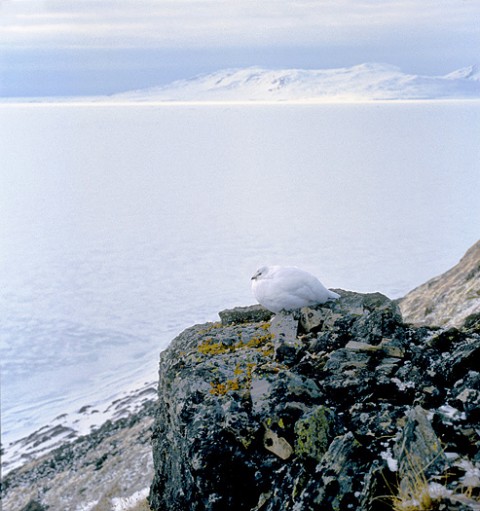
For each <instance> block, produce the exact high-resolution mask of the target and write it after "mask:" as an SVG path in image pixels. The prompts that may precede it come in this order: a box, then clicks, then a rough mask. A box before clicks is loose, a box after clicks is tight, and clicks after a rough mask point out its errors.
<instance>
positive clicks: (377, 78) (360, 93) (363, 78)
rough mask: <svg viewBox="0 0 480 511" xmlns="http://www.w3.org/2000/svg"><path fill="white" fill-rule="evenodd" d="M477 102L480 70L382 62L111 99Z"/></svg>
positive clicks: (202, 81)
mask: <svg viewBox="0 0 480 511" xmlns="http://www.w3.org/2000/svg"><path fill="white" fill-rule="evenodd" d="M473 98H478V99H480V70H479V69H478V68H477V66H469V67H466V68H462V69H458V70H456V71H454V72H452V73H449V74H447V75H444V76H424V75H414V74H406V73H403V72H402V71H401V70H400V69H399V68H397V67H395V66H390V65H386V64H361V65H358V66H353V67H348V68H338V69H321V70H306V69H286V70H267V69H262V68H259V67H250V68H245V69H226V70H222V71H217V72H215V73H212V74H206V75H201V76H197V77H195V78H192V79H190V80H179V81H176V82H173V83H171V84H169V85H166V86H162V87H153V88H148V89H141V90H136V91H131V92H125V93H121V94H115V95H113V96H111V99H114V100H134V101H214V102H215V101H363V100H402V99H403V100H406V99H408V100H410V99H473Z"/></svg>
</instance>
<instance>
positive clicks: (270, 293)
mask: <svg viewBox="0 0 480 511" xmlns="http://www.w3.org/2000/svg"><path fill="white" fill-rule="evenodd" d="M252 291H253V294H254V296H255V298H256V299H257V301H258V303H260V304H261V305H263V306H264V307H265V308H266V309H268V310H269V311H272V312H280V311H281V310H286V311H288V310H292V309H299V308H301V307H305V306H307V305H314V304H317V303H325V302H328V301H329V300H335V299H337V298H339V297H340V295H338V294H337V293H334V292H333V291H330V290H328V289H327V288H326V287H325V286H324V285H323V284H322V283H321V282H320V281H319V280H318V279H317V278H316V277H315V276H314V275H312V274H311V273H308V272H306V271H304V270H301V269H300V268H297V267H295V266H263V267H262V268H260V269H259V270H258V271H257V272H256V273H255V275H253V277H252Z"/></svg>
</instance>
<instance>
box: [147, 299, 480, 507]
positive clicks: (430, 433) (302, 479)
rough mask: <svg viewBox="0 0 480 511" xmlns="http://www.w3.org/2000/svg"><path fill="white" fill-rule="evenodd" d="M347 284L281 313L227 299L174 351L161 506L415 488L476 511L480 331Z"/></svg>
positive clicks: (154, 490) (156, 441)
mask: <svg viewBox="0 0 480 511" xmlns="http://www.w3.org/2000/svg"><path fill="white" fill-rule="evenodd" d="M338 292H339V293H340V294H341V298H340V299H339V300H337V301H335V302H329V303H327V304H325V305H323V306H317V307H308V308H304V309H302V310H301V311H300V313H297V312H294V313H292V314H279V315H277V316H275V317H274V318H273V319H271V318H270V316H269V315H265V316H262V315H260V316H256V314H257V312H254V313H253V315H252V313H251V311H250V308H245V309H246V311H247V312H246V313H245V314H244V313H243V308H242V310H241V311H240V313H239V312H238V310H237V309H236V310H235V311H236V312H233V313H230V312H228V311H223V312H222V316H223V317H222V322H223V323H224V324H223V325H220V324H218V323H209V324H206V325H197V326H194V327H191V328H189V329H187V330H186V331H185V332H183V333H182V334H180V335H179V336H178V337H177V338H176V339H175V340H174V341H173V342H172V343H171V345H170V347H169V348H168V349H167V350H166V351H164V352H163V353H162V355H161V360H160V373H159V374H160V377H159V402H158V408H157V414H156V421H155V426H154V433H153V454H154V464H155V477H154V480H153V483H152V486H151V490H150V497H149V501H150V504H151V506H152V509H154V510H156V511H160V510H161V511H164V510H174V511H180V510H182V511H183V510H185V511H187V510H194V511H217V510H218V511H220V510H222V511H223V510H225V509H229V510H230V511H237V510H238V511H240V510H242V511H243V510H245V511H280V510H282V511H283V510H294V511H300V510H307V509H308V510H312V511H315V510H322V511H323V510H344V509H345V510H348V509H352V510H359V511H367V510H368V511H381V510H383V509H391V508H392V506H393V505H394V504H395V505H397V504H398V506H397V508H398V509H401V508H405V509H406V508H407V506H408V505H409V502H410V501H412V502H413V501H414V500H415V499H416V498H417V497H419V496H418V495H415V492H431V493H432V495H429V498H431V499H433V500H434V501H435V506H436V507H437V508H438V509H441V508H442V506H444V508H445V509H450V507H448V506H449V505H450V506H457V507H451V509H476V508H475V507H471V498H470V497H471V495H473V494H474V492H479V491H480V477H477V479H475V478H474V477H473V476H472V477H470V472H472V474H477V472H475V471H479V472H478V473H480V465H479V464H480V456H479V455H478V452H479V445H480V437H479V433H478V416H479V414H478V405H479V399H480V376H479V373H478V372H476V367H477V364H478V360H479V355H480V351H479V349H480V348H479V346H480V345H479V342H480V338H479V337H478V335H477V334H476V333H475V332H472V331H471V330H468V329H462V328H459V329H451V330H448V331H441V330H438V329H437V330H435V329H430V328H428V327H421V328H415V327H413V326H411V325H407V324H404V323H403V322H402V318H401V316H400V314H399V309H398V305H397V304H396V303H394V302H392V301H390V300H389V299H388V298H386V297H385V296H383V295H381V294H378V293H374V294H367V295H362V294H358V293H353V292H347V291H341V290H339V291H338ZM255 310H256V311H258V310H259V309H258V307H257V308H255ZM259 314H262V313H261V311H260V312H259ZM223 318H226V319H225V320H224V319H223ZM246 318H249V319H248V320H247V319H246ZM259 318H261V319H259ZM477 368H478V367H477ZM447 453H448V455H447ZM465 467H473V468H472V470H471V471H470V472H469V470H470V469H468V468H465ZM452 474H455V475H452ZM467 474H468V477H470V479H468V488H469V489H468V491H467V490H465V488H466V486H465V484H464V483H465V481H466V480H467V479H466V478H467ZM447 476H448V477H447ZM433 483H435V484H437V485H440V486H441V488H442V491H440V492H438V491H437V493H436V494H434V491H433V489H431V488H437V487H435V486H432V487H430V486H429V485H430V484H433ZM462 488H463V489H462ZM437 490H438V488H437ZM462 491H463V492H464V493H465V495H464V496H465V499H464V498H463V497H462V501H461V503H460V504H459V501H458V499H457V500H452V499H453V495H458V493H459V492H460V493H461V492H462ZM455 498H457V497H455ZM445 506H447V507H445ZM459 506H463V507H459ZM465 506H466V507H465ZM468 506H470V507H468Z"/></svg>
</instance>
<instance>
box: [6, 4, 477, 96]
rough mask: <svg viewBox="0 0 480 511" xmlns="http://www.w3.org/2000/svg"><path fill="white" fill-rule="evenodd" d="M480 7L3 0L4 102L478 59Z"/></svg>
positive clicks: (419, 69)
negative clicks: (214, 78)
mask: <svg viewBox="0 0 480 511" xmlns="http://www.w3.org/2000/svg"><path fill="white" fill-rule="evenodd" d="M479 54H480V2H478V1H477V0H422V1H418V0H397V1H390V0H363V1H362V0H317V1H311V0H304V1H302V0H263V1H258V0H229V1H224V0H223V1H222V0H76V1H74V0H44V1H42V0H3V1H0V95H2V96H22V95H70V94H105V93H113V92H119V91H124V90H129V89H135V88H143V87H148V86H152V85H158V84H164V83H167V82H170V81H172V80H175V79H178V78H188V77H191V76H193V75H196V74H198V73H204V72H211V71H215V70H218V69H221V68H226V67H245V66H255V65H258V66H264V67H267V68H288V67H303V68H310V69H312V68H326V67H328V68H331V67H343V66H350V65H355V64H360V63H363V62H372V61H375V62H384V63H388V64H394V65H397V66H399V67H401V69H402V70H404V71H406V72H413V73H421V74H444V73H447V72H450V71H453V70H454V69H456V68H459V67H463V66H467V65H470V64H474V63H478V61H479V60H480V59H479V57H478V55H479Z"/></svg>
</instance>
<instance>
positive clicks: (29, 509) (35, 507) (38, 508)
mask: <svg viewBox="0 0 480 511" xmlns="http://www.w3.org/2000/svg"><path fill="white" fill-rule="evenodd" d="M46 510H47V508H46V507H43V506H42V505H41V504H40V502H37V501H36V500H31V501H30V502H29V503H28V504H27V505H26V506H25V507H24V508H23V509H22V511H46Z"/></svg>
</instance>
